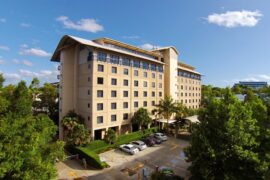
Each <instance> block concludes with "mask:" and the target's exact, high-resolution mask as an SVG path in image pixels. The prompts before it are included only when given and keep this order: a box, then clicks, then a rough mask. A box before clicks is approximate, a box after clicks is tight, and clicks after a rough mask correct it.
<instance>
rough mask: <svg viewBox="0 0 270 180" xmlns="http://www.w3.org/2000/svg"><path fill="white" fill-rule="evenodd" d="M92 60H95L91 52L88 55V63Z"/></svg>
mask: <svg viewBox="0 0 270 180" xmlns="http://www.w3.org/2000/svg"><path fill="white" fill-rule="evenodd" d="M92 60H93V52H92V51H90V52H89V53H88V57H87V61H92Z"/></svg>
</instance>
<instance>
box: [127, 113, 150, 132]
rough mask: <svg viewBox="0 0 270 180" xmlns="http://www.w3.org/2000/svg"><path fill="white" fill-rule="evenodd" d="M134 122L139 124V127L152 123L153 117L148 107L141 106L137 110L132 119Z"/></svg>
mask: <svg viewBox="0 0 270 180" xmlns="http://www.w3.org/2000/svg"><path fill="white" fill-rule="evenodd" d="M131 121H132V123H134V124H138V125H139V129H141V127H143V126H147V125H148V124H150V123H151V121H152V119H151V117H150V116H149V112H148V111H147V109H144V108H140V109H138V111H136V112H135V113H134V115H133V117H132V119H131Z"/></svg>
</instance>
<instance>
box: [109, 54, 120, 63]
mask: <svg viewBox="0 0 270 180" xmlns="http://www.w3.org/2000/svg"><path fill="white" fill-rule="evenodd" d="M110 62H111V63H113V64H119V56H116V55H111V58H110Z"/></svg>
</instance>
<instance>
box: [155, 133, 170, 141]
mask: <svg viewBox="0 0 270 180" xmlns="http://www.w3.org/2000/svg"><path fill="white" fill-rule="evenodd" d="M154 137H155V138H157V139H159V140H161V141H167V139H168V137H167V136H166V135H165V134H163V133H155V134H154Z"/></svg>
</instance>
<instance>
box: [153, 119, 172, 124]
mask: <svg viewBox="0 0 270 180" xmlns="http://www.w3.org/2000/svg"><path fill="white" fill-rule="evenodd" d="M175 121H176V120H174V119H170V120H169V124H172V123H174V122H175ZM157 122H161V123H168V120H167V119H157Z"/></svg>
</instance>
